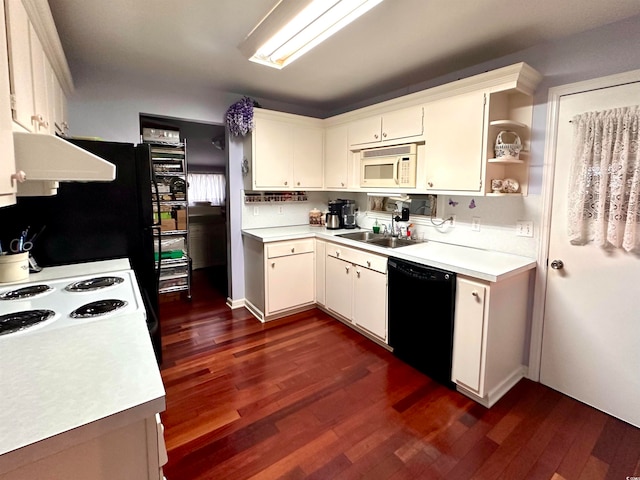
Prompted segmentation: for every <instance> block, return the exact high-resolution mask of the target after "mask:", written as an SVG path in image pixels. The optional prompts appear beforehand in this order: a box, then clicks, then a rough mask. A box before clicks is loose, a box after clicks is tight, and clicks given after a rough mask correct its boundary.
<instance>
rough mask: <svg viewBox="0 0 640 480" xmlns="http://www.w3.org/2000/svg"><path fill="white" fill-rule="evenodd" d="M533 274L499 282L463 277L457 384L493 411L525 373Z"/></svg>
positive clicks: (457, 308)
mask: <svg viewBox="0 0 640 480" xmlns="http://www.w3.org/2000/svg"><path fill="white" fill-rule="evenodd" d="M528 290H529V272H528V271H527V272H523V273H521V274H518V275H515V276H514V277H511V278H508V279H505V280H502V281H500V282H496V283H488V282H482V281H479V280H472V279H468V278H465V277H463V276H458V279H457V286H456V302H455V326H454V335H453V367H452V374H451V377H452V378H451V380H452V381H453V382H454V383H455V384H456V387H457V389H458V391H460V392H461V393H464V394H465V395H467V396H469V397H471V398H473V399H474V400H476V401H477V402H479V403H481V404H482V405H484V406H486V407H491V406H492V405H493V404H494V403H495V402H497V401H498V400H499V399H500V398H501V397H502V396H503V395H504V394H505V393H506V392H507V391H509V389H510V388H511V387H513V386H514V385H515V384H516V383H517V382H518V381H519V380H520V379H521V378H522V377H523V376H524V374H525V367H524V354H525V337H526V325H527V306H528Z"/></svg>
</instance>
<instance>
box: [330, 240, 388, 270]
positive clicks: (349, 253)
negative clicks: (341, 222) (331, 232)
mask: <svg viewBox="0 0 640 480" xmlns="http://www.w3.org/2000/svg"><path fill="white" fill-rule="evenodd" d="M327 255H328V256H330V257H335V258H339V259H341V260H344V261H345V262H351V263H353V264H355V265H359V266H361V267H365V268H370V269H371V270H375V271H377V272H380V273H386V272H387V257H385V256H383V255H376V254H375V253H370V252H366V251H364V250H356V249H353V248H349V247H343V246H341V245H337V244H335V243H328V244H327Z"/></svg>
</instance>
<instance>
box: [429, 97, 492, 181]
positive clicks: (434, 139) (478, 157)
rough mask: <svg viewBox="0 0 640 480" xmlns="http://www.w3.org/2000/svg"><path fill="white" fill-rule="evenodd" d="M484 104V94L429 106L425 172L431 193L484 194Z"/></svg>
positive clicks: (456, 98) (434, 103) (442, 101)
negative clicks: (482, 186) (446, 191)
mask: <svg viewBox="0 0 640 480" xmlns="http://www.w3.org/2000/svg"><path fill="white" fill-rule="evenodd" d="M484 105H485V98H484V93H483V92H472V93H468V94H464V95H458V96H455V97H451V98H446V99H443V100H438V101H436V102H432V103H429V104H427V105H425V108H424V111H425V115H424V116H425V171H426V180H427V188H428V189H429V190H448V191H466V192H479V191H480V189H481V188H480V187H481V179H482V158H483V155H482V153H483V152H482V149H483V147H482V138H483V128H484Z"/></svg>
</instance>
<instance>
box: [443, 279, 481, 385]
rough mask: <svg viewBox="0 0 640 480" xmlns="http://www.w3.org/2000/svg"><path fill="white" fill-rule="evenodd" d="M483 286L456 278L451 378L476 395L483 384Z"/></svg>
mask: <svg viewBox="0 0 640 480" xmlns="http://www.w3.org/2000/svg"><path fill="white" fill-rule="evenodd" d="M487 289H488V287H487V286H486V285H483V284H481V283H478V282H473V281H470V280H466V279H464V278H458V280H457V286H456V307H455V327H454V334H453V368H452V374H451V375H452V380H453V382H455V383H459V384H461V385H463V386H465V387H467V388H469V389H470V390H473V391H474V392H477V393H478V395H480V396H483V387H484V355H485V351H484V335H485V333H484V332H485V328H486V325H485V321H486V315H485V302H486V300H487Z"/></svg>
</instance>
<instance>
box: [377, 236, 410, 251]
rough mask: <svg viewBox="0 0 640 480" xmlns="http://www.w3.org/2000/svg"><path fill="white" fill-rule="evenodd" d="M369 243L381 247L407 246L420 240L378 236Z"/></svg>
mask: <svg viewBox="0 0 640 480" xmlns="http://www.w3.org/2000/svg"><path fill="white" fill-rule="evenodd" d="M367 243H370V244H372V245H378V246H380V247H387V248H398V247H407V246H409V245H415V244H416V243H418V242H416V241H415V240H407V239H405V238H396V237H384V238H378V239H375V240H369V241H368V242H367Z"/></svg>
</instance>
